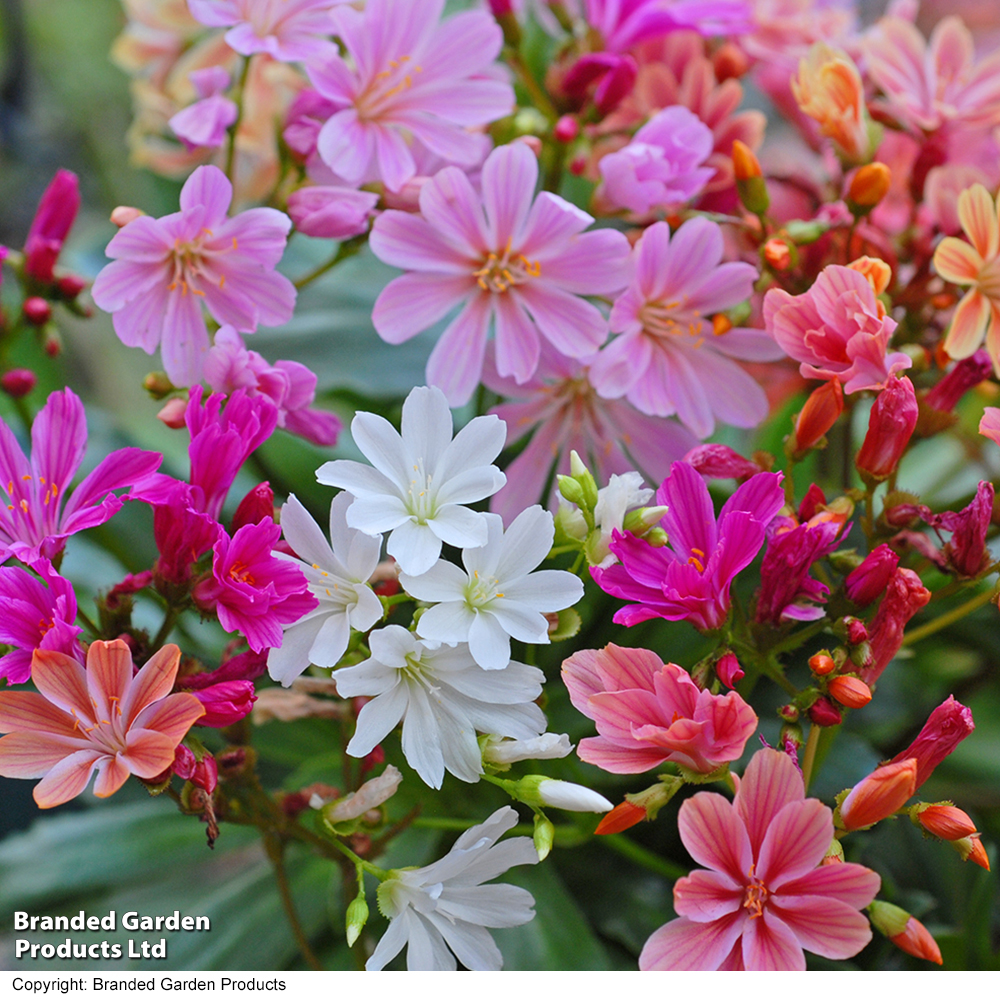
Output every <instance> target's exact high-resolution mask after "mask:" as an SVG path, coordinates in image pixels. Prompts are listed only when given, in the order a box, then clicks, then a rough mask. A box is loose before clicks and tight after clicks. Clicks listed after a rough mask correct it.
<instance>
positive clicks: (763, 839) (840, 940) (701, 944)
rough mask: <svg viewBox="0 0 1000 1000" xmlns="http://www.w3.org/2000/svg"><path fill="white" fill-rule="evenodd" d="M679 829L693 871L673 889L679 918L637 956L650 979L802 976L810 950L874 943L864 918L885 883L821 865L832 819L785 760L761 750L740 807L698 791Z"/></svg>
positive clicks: (853, 949)
mask: <svg viewBox="0 0 1000 1000" xmlns="http://www.w3.org/2000/svg"><path fill="white" fill-rule="evenodd" d="M678 828H679V830H680V835H681V840H682V841H683V842H684V846H685V847H686V848H687V850H688V853H689V854H690V855H691V856H692V857H693V858H694V859H695V861H696V862H698V864H700V865H704V866H705V868H706V869H708V870H707V871H706V870H703V869H696V870H695V871H693V872H692V873H691V874H690V875H688V876H686V877H685V878H682V879H678V881H677V882H676V884H675V885H674V910H675V911H676V912H677V913H678V914H679V916H678V918H677V919H676V920H671V921H670V923H668V924H665V925H664V926H663V927H661V928H660V929H659V930H658V931H655V932H654V933H653V935H652V936H651V937H650V939H649V940H648V941H647V942H646V946H645V947H644V948H643V949H642V954H641V955H640V956H639V968H640V969H642V970H643V971H651V970H655V971H682V970H696V971H705V972H709V971H714V970H716V969H725V970H730V971H732V970H749V971H762V972H763V971H781V970H797V971H800V972H801V971H805V967H806V961H805V955H804V954H803V951H804V950H805V951H811V952H813V954H816V955H821V956H822V957H824V958H832V959H844V958H850V957H851V956H852V955H856V954H857V953H858V952H859V951H861V949H862V948H864V946H865V945H866V944H868V942H869V941H870V940H871V937H872V932H871V927H870V926H869V924H868V920H867V919H866V918H865V917H864V916H863V915H862V914H861V913H859V912H858V911H859V910H861V909H863V908H864V907H866V906H867V905H868V904H869V903H870V902H871V901H872V900H873V899H874V898H875V894H876V893H877V892H878V890H879V886H880V884H881V880H880V879H879V877H878V875H876V874H875V872H873V871H871V870H869V869H868V868H865V867H864V866H862V865H856V864H850V863H843V864H838V865H821V862H822V860H823V858H824V856H825V855H826V852H827V851H828V850H829V848H830V844H831V842H832V841H833V814H832V813H831V812H830V810H829V809H828V808H827V807H826V806H825V805H823V803H822V802H820V801H819V800H818V799H807V798H806V797H805V788H804V786H803V784H802V775H801V774H800V773H799V769H798V768H797V767H796V766H795V764H794V763H793V762H792V759H791V758H790V757H788V756H787V755H786V754H783V753H781V752H779V751H777V750H770V749H768V750H758V751H757V753H756V754H754V756H753V759H752V760H751V761H750V763H749V765H748V766H747V769H746V773H745V774H744V776H743V780H742V781H741V782H740V786H739V791H738V792H737V793H736V799H735V800H734V801H733V802H732V803H730V802H729V801H728V800H727V799H725V798H724V797H723V796H722V795H719V794H717V793H715V792H699V793H698V794H697V795H695V796H693V797H692V798H690V799H688V800H687V801H686V802H685V803H684V804H683V805H682V806H681V810H680V816H679V817H678Z"/></svg>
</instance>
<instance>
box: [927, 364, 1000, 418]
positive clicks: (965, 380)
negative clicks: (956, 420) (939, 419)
mask: <svg viewBox="0 0 1000 1000" xmlns="http://www.w3.org/2000/svg"><path fill="white" fill-rule="evenodd" d="M992 374H993V362H992V361H991V360H990V355H989V352H988V351H987V350H985V349H983V348H980V349H979V350H978V351H976V353H975V354H973V355H972V356H971V357H969V358H963V359H962V360H961V361H959V362H958V364H956V365H955V367H954V368H952V370H951V371H950V372H948V374H947V375H945V376H944V378H942V379H941V381H940V382H938V384H937V385H936V386H934V388H933V389H931V390H930V391H929V392H928V393H927V395H926V396H924V398H923V399H922V400H921V402H922V403H923V405H924V406H925V407H929V408H930V409H932V410H937V411H939V412H941V413H951V411H952V410H954V409H955V407H956V406H957V405H958V401H959V400H960V399H961V398H962V397H963V396H964V395H965V394H966V393H967V392H968V391H969V390H970V389H973V388H975V387H976V386H977V385H979V383H980V382H984V381H985V380H986V379H988V378H989V377H990V376H991V375H992Z"/></svg>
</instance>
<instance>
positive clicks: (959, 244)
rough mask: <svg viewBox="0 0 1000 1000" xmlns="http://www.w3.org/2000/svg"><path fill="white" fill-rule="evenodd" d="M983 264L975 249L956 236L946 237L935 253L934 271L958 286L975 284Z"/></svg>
mask: <svg viewBox="0 0 1000 1000" xmlns="http://www.w3.org/2000/svg"><path fill="white" fill-rule="evenodd" d="M983 263H984V261H983V258H982V257H981V256H980V255H979V254H978V253H977V252H976V250H975V248H974V247H971V246H969V244H968V243H966V242H965V240H960V239H956V238H955V237H954V236H946V237H945V238H944V239H943V240H942V241H941V242H940V243H939V244H938V248H937V250H935V251H934V270H936V271H937V273H938V274H940V275H941V277H942V278H944V280H945V281H950V282H952V283H953V284H956V285H972V284H975V282H976V280H977V279H978V278H979V272H980V271H981V270H982V267H983Z"/></svg>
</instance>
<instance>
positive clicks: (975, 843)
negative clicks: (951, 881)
mask: <svg viewBox="0 0 1000 1000" xmlns="http://www.w3.org/2000/svg"><path fill="white" fill-rule="evenodd" d="M951 843H952V845H954V846H956V847H958V846H959V845H961V849H960V850H959V853H960V854H961V855H962V860H963V861H971V862H972V863H973V864H976V865H979V867H980V868H985V869H986V870H987V871H989V870H990V859H989V858H988V857H987V856H986V848H985V847H983V842H982V841H981V840H980V839H979V838H978V837H963V838H962V839H961V840H953V841H951Z"/></svg>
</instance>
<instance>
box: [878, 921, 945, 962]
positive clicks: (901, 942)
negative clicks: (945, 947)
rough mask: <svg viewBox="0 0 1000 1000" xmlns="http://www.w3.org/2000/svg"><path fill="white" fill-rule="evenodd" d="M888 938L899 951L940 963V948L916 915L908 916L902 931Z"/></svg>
mask: <svg viewBox="0 0 1000 1000" xmlns="http://www.w3.org/2000/svg"><path fill="white" fill-rule="evenodd" d="M889 940H890V941H891V942H892V943H893V944H894V945H895V946H896V947H897V948H899V950H900V951H905V952H906V954H907V955H912V956H913V957H914V958H925V959H927V961H928V962H934V963H935V964H936V965H941V964H942V959H941V949H940V948H939V947H938V945H937V941H935V940H934V938H933V937H931V932H930V931H929V930H927V928H926V927H924V925H923V924H922V923H921V922H920V921H919V920H917V918H916V917H910V919H909V920H907V921H906V927H905V928H904V930H903V933H902V934H895V935H893V936H892V937H890V938H889Z"/></svg>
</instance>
